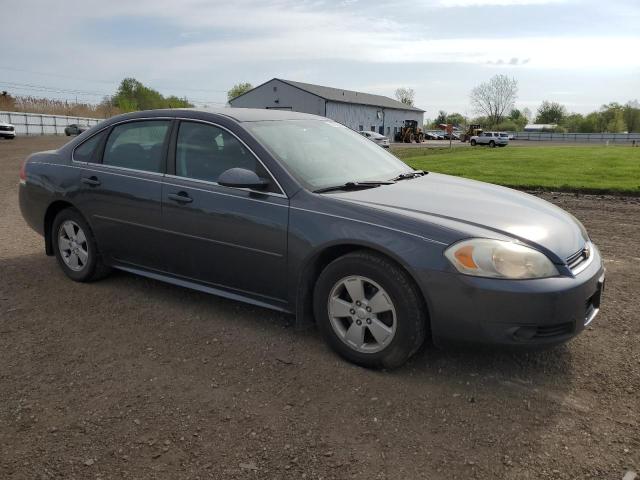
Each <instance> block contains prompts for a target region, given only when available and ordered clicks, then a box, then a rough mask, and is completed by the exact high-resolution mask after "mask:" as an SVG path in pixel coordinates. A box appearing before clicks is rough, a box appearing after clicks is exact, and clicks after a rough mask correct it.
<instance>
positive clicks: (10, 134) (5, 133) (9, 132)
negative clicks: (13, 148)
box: [0, 130, 16, 138]
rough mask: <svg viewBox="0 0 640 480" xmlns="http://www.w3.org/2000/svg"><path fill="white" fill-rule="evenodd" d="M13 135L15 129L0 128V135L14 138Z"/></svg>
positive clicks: (14, 134)
mask: <svg viewBox="0 0 640 480" xmlns="http://www.w3.org/2000/svg"><path fill="white" fill-rule="evenodd" d="M15 136H16V131H15V130H0V137H3V138H15Z"/></svg>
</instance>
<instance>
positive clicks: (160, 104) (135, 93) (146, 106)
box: [112, 78, 193, 112]
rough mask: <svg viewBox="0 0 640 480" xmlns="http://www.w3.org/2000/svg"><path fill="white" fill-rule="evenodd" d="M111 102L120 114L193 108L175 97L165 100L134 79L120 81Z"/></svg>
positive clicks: (156, 92) (186, 101)
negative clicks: (159, 109)
mask: <svg viewBox="0 0 640 480" xmlns="http://www.w3.org/2000/svg"><path fill="white" fill-rule="evenodd" d="M112 102H113V105H114V106H116V107H117V108H119V109H120V111H122V112H133V111H136V110H155V109H158V108H186V107H193V105H192V104H191V103H189V101H188V100H187V99H186V98H184V99H180V98H178V97H175V96H171V97H169V98H165V97H163V96H162V94H160V92H158V91H156V90H153V89H152V88H149V87H146V86H144V85H143V84H142V83H141V82H139V81H138V80H136V79H135V78H125V79H124V80H122V82H121V83H120V86H119V87H118V91H117V92H116V94H115V95H114V97H113V100H112Z"/></svg>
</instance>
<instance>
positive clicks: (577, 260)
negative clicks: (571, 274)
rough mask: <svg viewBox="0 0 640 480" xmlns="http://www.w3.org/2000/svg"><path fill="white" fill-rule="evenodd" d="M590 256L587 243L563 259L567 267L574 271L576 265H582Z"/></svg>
mask: <svg viewBox="0 0 640 480" xmlns="http://www.w3.org/2000/svg"><path fill="white" fill-rule="evenodd" d="M590 256H591V249H590V248H589V246H588V245H585V246H584V247H582V248H581V249H580V250H578V251H577V252H576V253H574V254H573V255H569V256H568V257H567V259H566V260H565V261H566V263H567V267H569V269H570V270H571V271H574V270H576V269H577V268H578V267H580V265H582V264H583V263H584V262H586V261H587V260H589V257H590Z"/></svg>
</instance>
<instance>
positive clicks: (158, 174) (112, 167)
mask: <svg viewBox="0 0 640 480" xmlns="http://www.w3.org/2000/svg"><path fill="white" fill-rule="evenodd" d="M85 165H86V166H90V167H93V166H94V165H95V166H98V167H101V168H94V169H93V171H94V172H107V173H113V172H109V170H116V171H118V170H120V171H123V172H133V173H141V174H144V175H152V176H154V177H164V176H165V174H164V173H162V172H150V171H149V170H138V169H135V168H127V167H118V166H116V165H105V164H104V163H91V162H86V163H85ZM87 170H91V168H87ZM135 178H138V177H135Z"/></svg>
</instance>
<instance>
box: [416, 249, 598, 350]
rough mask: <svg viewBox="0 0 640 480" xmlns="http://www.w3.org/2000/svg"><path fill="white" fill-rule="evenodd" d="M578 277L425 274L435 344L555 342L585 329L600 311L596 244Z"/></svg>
mask: <svg viewBox="0 0 640 480" xmlns="http://www.w3.org/2000/svg"><path fill="white" fill-rule="evenodd" d="M593 251H594V255H593V259H592V261H591V263H590V264H589V265H588V267H587V268H585V269H584V270H583V271H582V272H580V273H579V274H577V275H576V276H575V277H554V278H544V279H535V280H500V279H490V278H478V277H472V276H467V275H462V274H458V273H444V272H441V273H438V274H433V272H431V273H430V274H428V275H427V274H425V275H424V276H423V277H422V279H421V283H422V285H423V288H424V293H425V296H426V298H427V301H428V303H429V307H430V308H429V313H430V316H431V331H432V335H433V340H434V342H435V343H436V344H439V343H448V342H451V341H462V342H474V343H488V344H498V345H523V346H524V345H532V346H533V345H553V344H557V343H562V342H565V341H567V340H569V339H570V338H572V337H574V336H575V335H577V334H579V333H580V332H582V330H584V328H585V326H586V325H588V324H589V323H590V322H591V321H593V319H594V318H595V316H596V315H597V314H598V312H599V310H600V299H601V296H602V293H603V291H604V267H603V265H602V258H601V257H600V253H599V252H598V250H597V249H596V248H594V250H593Z"/></svg>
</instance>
